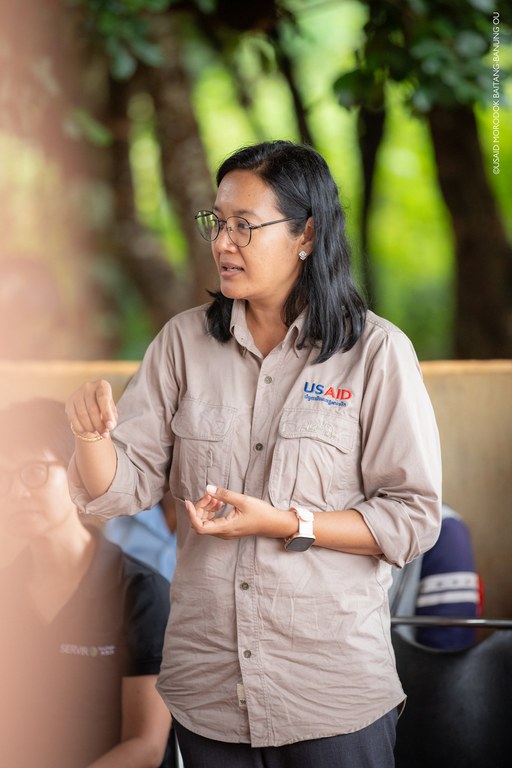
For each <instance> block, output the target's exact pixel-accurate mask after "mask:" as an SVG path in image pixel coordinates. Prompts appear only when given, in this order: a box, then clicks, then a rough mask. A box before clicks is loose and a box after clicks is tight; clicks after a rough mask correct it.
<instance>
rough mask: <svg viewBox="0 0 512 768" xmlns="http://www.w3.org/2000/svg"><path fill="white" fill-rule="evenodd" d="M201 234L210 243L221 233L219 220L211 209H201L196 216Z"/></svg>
mask: <svg viewBox="0 0 512 768" xmlns="http://www.w3.org/2000/svg"><path fill="white" fill-rule="evenodd" d="M195 219H196V222H197V228H198V229H199V234H200V235H201V237H204V239H205V240H208V241H209V242H210V243H211V242H212V241H213V240H215V239H216V237H217V235H218V234H219V220H218V218H217V217H216V216H215V215H214V214H213V213H211V211H199V213H196V216H195Z"/></svg>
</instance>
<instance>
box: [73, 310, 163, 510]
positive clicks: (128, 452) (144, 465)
mask: <svg viewBox="0 0 512 768" xmlns="http://www.w3.org/2000/svg"><path fill="white" fill-rule="evenodd" d="M177 397H178V387H177V384H176V381H175V376H174V372H173V366H172V343H171V340H170V325H169V324H168V325H167V326H165V327H164V328H163V329H162V331H161V332H160V333H159V334H158V336H157V337H156V338H155V339H154V341H153V342H152V343H151V344H150V346H149V347H148V350H147V352H146V354H145V355H144V359H143V360H142V362H141V365H140V368H139V370H138V371H137V373H136V374H135V376H134V377H133V379H132V380H131V381H130V382H129V384H128V386H127V387H126V390H125V391H124V393H123V394H122V396H121V398H120V399H119V402H118V404H117V409H118V414H119V420H118V424H117V426H116V428H115V430H114V431H113V432H112V440H113V443H114V446H115V449H116V452H117V470H116V475H115V477H114V480H113V482H112V484H111V486H110V488H109V489H108V491H107V492H106V493H104V494H103V495H102V496H100V497H98V498H97V499H94V500H92V499H91V498H90V497H89V496H88V494H87V491H86V490H85V488H84V487H83V484H82V481H81V478H80V474H79V472H78V469H77V467H76V463H75V460H74V458H73V459H72V460H71V463H70V466H69V470H68V477H69V484H70V491H71V496H72V498H73V500H74V502H75V504H76V505H77V507H78V509H79V510H80V511H81V512H82V513H85V514H94V515H95V516H97V517H99V518H103V519H108V518H110V517H114V516H115V515H132V514H135V513H136V512H140V511H141V510H143V509H149V508H150V507H152V506H153V505H154V504H156V503H157V502H159V501H160V499H161V498H162V497H163V495H164V492H165V490H166V483H167V478H168V471H169V466H170V463H171V459H172V447H173V437H172V432H171V430H170V426H169V425H170V423H171V421H172V415H173V413H174V411H175V410H176V402H177Z"/></svg>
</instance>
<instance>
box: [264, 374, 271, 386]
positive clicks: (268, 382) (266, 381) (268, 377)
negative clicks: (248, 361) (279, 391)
mask: <svg viewBox="0 0 512 768" xmlns="http://www.w3.org/2000/svg"><path fill="white" fill-rule="evenodd" d="M265 384H272V376H265Z"/></svg>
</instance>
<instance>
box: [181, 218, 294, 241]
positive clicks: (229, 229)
mask: <svg viewBox="0 0 512 768" xmlns="http://www.w3.org/2000/svg"><path fill="white" fill-rule="evenodd" d="M205 216H213V218H214V219H216V221H217V234H216V235H215V237H205V236H204V235H203V233H202V232H201V230H200V229H199V234H200V235H201V237H202V238H203V240H206V242H208V243H214V242H215V241H216V240H217V238H218V236H219V235H220V233H221V232H222V227H221V224H225V225H226V232H227V233H228V237H229V239H230V240H231V242H232V243H233V245H236V247H237V248H247V246H248V245H249V244H250V242H251V239H252V231H253V229H262V227H270V226H272V224H282V223H283V222H284V221H293V220H294V219H295V220H296V219H297V217H296V216H286V217H285V218H283V219H275V221H265V222H264V223H263V224H250V223H249V222H248V221H247V219H246V218H245V217H244V216H235V215H233V216H228V217H227V219H219V217H218V216H217V214H216V213H214V212H213V211H198V212H197V213H196V215H195V216H194V219H195V221H196V222H197V226H198V228H199V219H200V218H204V217H205ZM230 219H241V220H242V221H245V223H246V224H247V229H248V230H249V240H248V241H247V242H246V243H245V245H239V244H238V243H236V242H235V241H234V240H233V238H232V237H231V232H232V231H233V228H232V227H229V226H228V221H229V220H230Z"/></svg>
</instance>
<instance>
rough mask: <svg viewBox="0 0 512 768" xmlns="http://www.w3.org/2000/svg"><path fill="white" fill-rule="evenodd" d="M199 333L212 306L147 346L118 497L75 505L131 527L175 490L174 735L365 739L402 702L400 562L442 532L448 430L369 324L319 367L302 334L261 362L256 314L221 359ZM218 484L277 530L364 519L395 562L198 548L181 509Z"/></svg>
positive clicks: (242, 544) (394, 347)
mask: <svg viewBox="0 0 512 768" xmlns="http://www.w3.org/2000/svg"><path fill="white" fill-rule="evenodd" d="M204 318H205V308H204V307H199V308H196V309H192V310H189V311H187V312H184V313H183V314H181V315H178V316H176V317H175V318H173V319H172V320H170V322H169V323H168V324H167V325H166V326H165V327H164V329H163V330H162V331H161V333H160V334H159V335H158V336H157V338H156V339H155V340H154V341H153V343H152V344H151V345H150V347H149V349H148V351H147V353H146V356H145V358H144V361H143V362H142V365H141V368H140V370H139V372H138V374H137V375H136V377H135V378H134V380H133V381H132V382H131V383H130V385H129V387H128V388H127V391H126V392H125V394H124V395H123V397H122V398H121V400H120V402H119V405H118V408H119V414H120V422H119V425H118V427H117V428H116V430H115V432H114V440H115V444H116V448H117V452H118V469H117V474H116V477H115V479H114V482H113V484H112V486H111V488H110V489H109V491H108V492H107V493H106V494H105V495H104V496H102V497H100V498H99V499H97V500H95V501H92V502H91V501H89V500H88V499H87V497H86V495H85V494H84V492H83V491H81V490H79V489H78V488H77V489H76V493H77V495H76V500H77V502H78V503H79V505H80V506H81V507H82V508H83V509H85V510H86V511H87V512H91V513H96V514H100V515H103V516H105V517H110V516H113V515H115V514H120V513H124V514H126V513H133V512H136V511H138V510H140V509H142V508H146V507H149V506H151V505H152V504H154V503H155V502H157V501H158V500H159V499H160V497H161V496H162V492H163V488H164V484H165V482H166V479H167V477H168V478H169V483H170V488H171V490H172V493H173V495H174V497H175V499H176V504H177V512H178V557H177V566H176V571H175V575H174V578H173V583H172V591H171V615H170V620H169V625H168V628H167V636H166V642H165V649H164V660H163V663H162V670H161V673H160V678H159V683H158V687H159V690H160V692H161V694H162V696H163V698H164V699H165V701H166V702H167V704H168V705H169V708H170V710H171V712H172V713H173V714H174V716H175V717H176V718H177V720H178V721H179V722H180V723H182V724H183V725H184V726H185V727H187V728H188V729H190V730H192V731H194V732H196V733H198V734H201V735H203V736H206V737H209V738H213V739H219V740H224V741H232V742H250V743H251V744H252V745H253V746H279V745H282V744H286V743H291V742H294V741H301V740H305V739H314V738H320V737H325V736H332V735H336V734H342V733H348V732H351V731H355V730H358V729H360V728H363V727H364V726H366V725H368V724H370V723H372V722H373V721H374V720H376V719H377V718H378V717H380V716H381V715H383V714H385V713H386V712H388V711H389V710H390V709H392V708H393V707H394V706H396V705H397V704H399V703H400V702H401V701H402V700H403V698H404V693H403V691H402V688H401V685H400V682H399V680H398V677H397V674H396V669H395V661H394V655H393V650H392V646H391V642H390V620H389V608H388V598H387V592H388V587H389V585H390V582H391V564H396V565H398V566H401V565H403V564H404V563H406V562H408V561H409V560H411V559H413V558H415V557H416V556H417V555H419V554H420V553H421V552H423V551H424V550H425V549H428V548H429V547H431V546H432V544H433V543H434V542H435V540H436V538H437V536H438V532H439V525H440V495H441V461H440V451H439V441H438V432H437V427H436V423H435V419H434V415H433V412H432V407H431V404H430V401H429V398H428V396H427V393H426V390H425V387H424V385H423V382H422V378H421V373H420V370H419V366H418V362H417V359H416V356H415V353H414V351H413V349H412V346H411V343H410V342H409V340H408V339H407V338H406V336H405V335H404V334H403V333H402V332H401V331H399V330H398V329H397V328H395V327H394V326H392V325H391V324H390V323H388V322H386V321H385V320H382V319H381V318H379V317H377V316H376V315H374V314H372V313H369V314H368V318H367V322H366V326H365V330H364V333H363V336H362V337H361V339H360V340H359V341H358V343H357V344H356V345H355V346H354V348H353V349H352V350H350V351H349V352H346V353H338V354H336V355H334V356H333V357H331V358H330V360H328V361H327V362H324V363H322V364H320V365H314V364H313V361H314V358H315V356H316V355H317V353H318V351H317V350H315V349H311V348H309V349H298V348H297V344H296V343H297V338H298V335H299V331H300V328H301V324H302V318H298V320H297V321H296V322H295V323H294V324H293V325H292V327H291V328H290V329H289V331H288V333H287V335H286V338H285V339H284V341H283V342H282V343H281V344H279V345H278V346H277V347H276V348H275V349H274V350H273V351H272V352H271V353H270V354H268V355H267V356H266V357H265V358H263V357H262V355H261V354H260V352H259V351H258V350H257V349H256V347H255V345H254V342H253V340H252V338H251V335H250V332H249V330H248V328H247V325H246V322H245V304H244V302H238V301H237V302H235V303H234V306H233V312H232V321H231V333H232V338H231V340H230V341H229V342H227V343H226V344H220V343H219V342H217V341H215V340H214V339H213V338H212V337H211V336H209V335H207V334H206V333H205V325H204ZM72 478H73V472H72ZM74 479H75V483H76V473H74ZM207 483H212V484H214V485H218V486H220V487H227V488H230V489H231V490H233V491H238V492H243V493H246V494H249V495H252V496H257V497H258V498H262V499H266V500H267V501H269V502H270V503H271V504H272V505H273V506H274V507H275V508H276V515H279V514H280V512H279V510H280V509H286V510H288V509H289V508H290V507H291V506H293V505H302V506H305V507H307V508H308V509H311V510H313V511H315V510H337V509H350V508H352V509H356V510H358V511H359V512H360V514H361V515H362V516H363V517H364V519H365V521H366V523H367V524H368V526H369V528H370V530H371V531H372V533H373V535H374V537H375V539H376V540H377V542H378V543H379V545H380V547H381V549H382V552H383V553H384V554H383V556H382V557H381V558H379V557H373V556H366V555H352V554H346V553H343V552H336V551H333V550H329V549H325V548H321V547H317V546H313V547H312V548H311V549H309V550H308V551H307V552H287V551H285V549H284V547H283V542H282V541H281V540H278V539H269V538H264V537H255V536H248V537H245V538H242V539H239V540H230V541H226V540H221V539H217V538H214V537H209V536H198V535H196V534H195V533H194V532H193V530H192V529H191V528H190V525H189V521H188V516H187V513H186V511H185V508H184V500H185V499H192V500H195V499H198V498H199V497H200V496H201V495H202V494H203V493H204V491H205V487H206V484H207Z"/></svg>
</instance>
